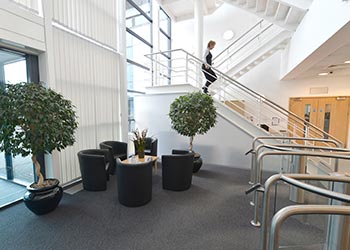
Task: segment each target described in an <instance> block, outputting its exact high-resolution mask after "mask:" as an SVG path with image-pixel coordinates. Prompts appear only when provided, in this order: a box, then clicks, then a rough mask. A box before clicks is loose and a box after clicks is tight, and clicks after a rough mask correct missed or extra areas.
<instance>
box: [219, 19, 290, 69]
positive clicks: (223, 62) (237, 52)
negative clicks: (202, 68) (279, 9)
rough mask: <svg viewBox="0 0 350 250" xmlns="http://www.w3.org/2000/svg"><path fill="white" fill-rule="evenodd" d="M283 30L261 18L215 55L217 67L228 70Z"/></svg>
mask: <svg viewBox="0 0 350 250" xmlns="http://www.w3.org/2000/svg"><path fill="white" fill-rule="evenodd" d="M282 31H284V30H283V29H282V28H280V27H278V26H277V25H274V24H272V23H269V22H267V21H265V20H263V19H262V20H260V21H259V22H257V23H256V24H255V25H254V26H252V27H251V28H250V29H248V30H247V31H246V32H245V33H243V34H242V35H241V36H240V37H238V38H237V39H236V40H234V41H233V42H232V43H231V44H229V45H228V46H227V47H226V48H225V49H224V50H223V51H221V52H220V53H219V54H218V55H217V56H216V57H214V59H213V62H214V65H215V67H216V68H217V69H219V70H221V71H223V72H228V71H229V70H230V69H231V68H233V67H234V66H235V65H237V64H238V63H239V62H240V61H242V60H243V59H244V58H246V57H247V56H249V55H250V54H252V53H253V52H254V51H256V49H257V48H259V47H260V46H262V45H263V44H265V43H266V42H268V41H269V40H270V39H272V38H273V37H275V36H276V35H277V34H279V33H281V32H282Z"/></svg>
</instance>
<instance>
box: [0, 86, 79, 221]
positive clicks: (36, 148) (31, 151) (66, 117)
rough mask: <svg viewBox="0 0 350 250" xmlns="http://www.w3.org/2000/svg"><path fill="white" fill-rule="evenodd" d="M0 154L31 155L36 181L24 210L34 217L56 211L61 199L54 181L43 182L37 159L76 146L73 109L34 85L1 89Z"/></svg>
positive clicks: (48, 90) (54, 93)
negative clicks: (30, 212)
mask: <svg viewBox="0 0 350 250" xmlns="http://www.w3.org/2000/svg"><path fill="white" fill-rule="evenodd" d="M0 117H1V118H0V122H1V123H0V151H5V152H11V153H12V155H13V156H16V155H21V156H22V157H25V156H28V155H31V159H32V161H33V164H34V165H35V172H36V175H37V177H38V178H37V181H36V182H34V183H32V184H30V185H29V186H28V187H27V190H28V192H27V193H26V194H25V195H24V201H25V204H26V206H27V207H28V208H29V209H30V210H31V211H32V212H34V213H36V214H44V213H48V212H50V211H52V210H54V209H55V208H56V206H57V205H58V203H59V201H60V200H61V197H62V188H61V187H60V186H59V185H58V184H59V181H58V180H57V179H44V177H43V174H42V171H41V166H40V163H39V162H38V160H37V155H39V154H46V153H51V152H52V151H53V150H58V151H60V150H62V149H64V148H66V147H67V146H69V145H72V144H73V143H74V142H75V138H74V131H75V129H76V128H77V126H78V124H77V122H76V114H75V111H74V106H73V105H72V103H71V102H70V101H69V100H66V99H64V98H63V96H62V95H61V94H58V93H56V92H55V91H53V90H51V89H48V88H45V87H44V86H42V85H41V84H36V83H18V84H14V85H10V84H5V85H4V86H2V87H1V88H0Z"/></svg>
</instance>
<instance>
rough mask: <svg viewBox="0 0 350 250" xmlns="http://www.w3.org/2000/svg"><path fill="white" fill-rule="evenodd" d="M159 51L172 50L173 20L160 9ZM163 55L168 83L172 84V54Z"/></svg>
mask: <svg viewBox="0 0 350 250" xmlns="http://www.w3.org/2000/svg"><path fill="white" fill-rule="evenodd" d="M159 49H160V50H161V51H169V50H171V19H170V17H169V16H168V15H167V14H166V13H165V11H164V10H163V9H162V8H160V9H159ZM162 55H163V57H164V61H165V62H167V64H168V72H167V78H168V83H169V84H170V72H171V71H170V67H171V61H170V56H171V54H170V53H164V54H162ZM162 61H163V60H162Z"/></svg>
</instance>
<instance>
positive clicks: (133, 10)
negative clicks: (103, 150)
mask: <svg viewBox="0 0 350 250" xmlns="http://www.w3.org/2000/svg"><path fill="white" fill-rule="evenodd" d="M151 10H152V3H151V0H127V2H126V53H127V69H126V71H127V79H128V104H129V105H128V106H129V110H128V120H129V131H132V130H134V129H135V119H134V95H135V94H141V93H144V91H145V87H146V86H148V85H150V84H151V83H150V81H147V78H149V70H150V68H149V66H148V65H147V63H148V62H147V59H146V57H145V56H144V55H145V54H150V53H152V48H153V43H152V12H151Z"/></svg>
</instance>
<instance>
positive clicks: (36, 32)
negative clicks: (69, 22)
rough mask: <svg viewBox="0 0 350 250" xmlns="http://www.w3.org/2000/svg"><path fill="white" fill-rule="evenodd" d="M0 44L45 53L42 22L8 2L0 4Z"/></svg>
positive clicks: (5, 0) (30, 13)
mask: <svg viewBox="0 0 350 250" xmlns="http://www.w3.org/2000/svg"><path fill="white" fill-rule="evenodd" d="M1 40H2V41H1ZM0 43H3V45H5V46H8V45H12V46H18V45H20V46H21V47H22V49H23V45H24V46H27V47H29V48H31V49H35V50H39V51H45V38H44V22H43V20H42V18H41V17H39V16H37V15H35V14H34V13H33V12H30V11H28V10H25V9H23V8H21V7H20V6H19V5H18V4H15V3H14V2H12V1H9V0H2V1H1V4H0Z"/></svg>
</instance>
